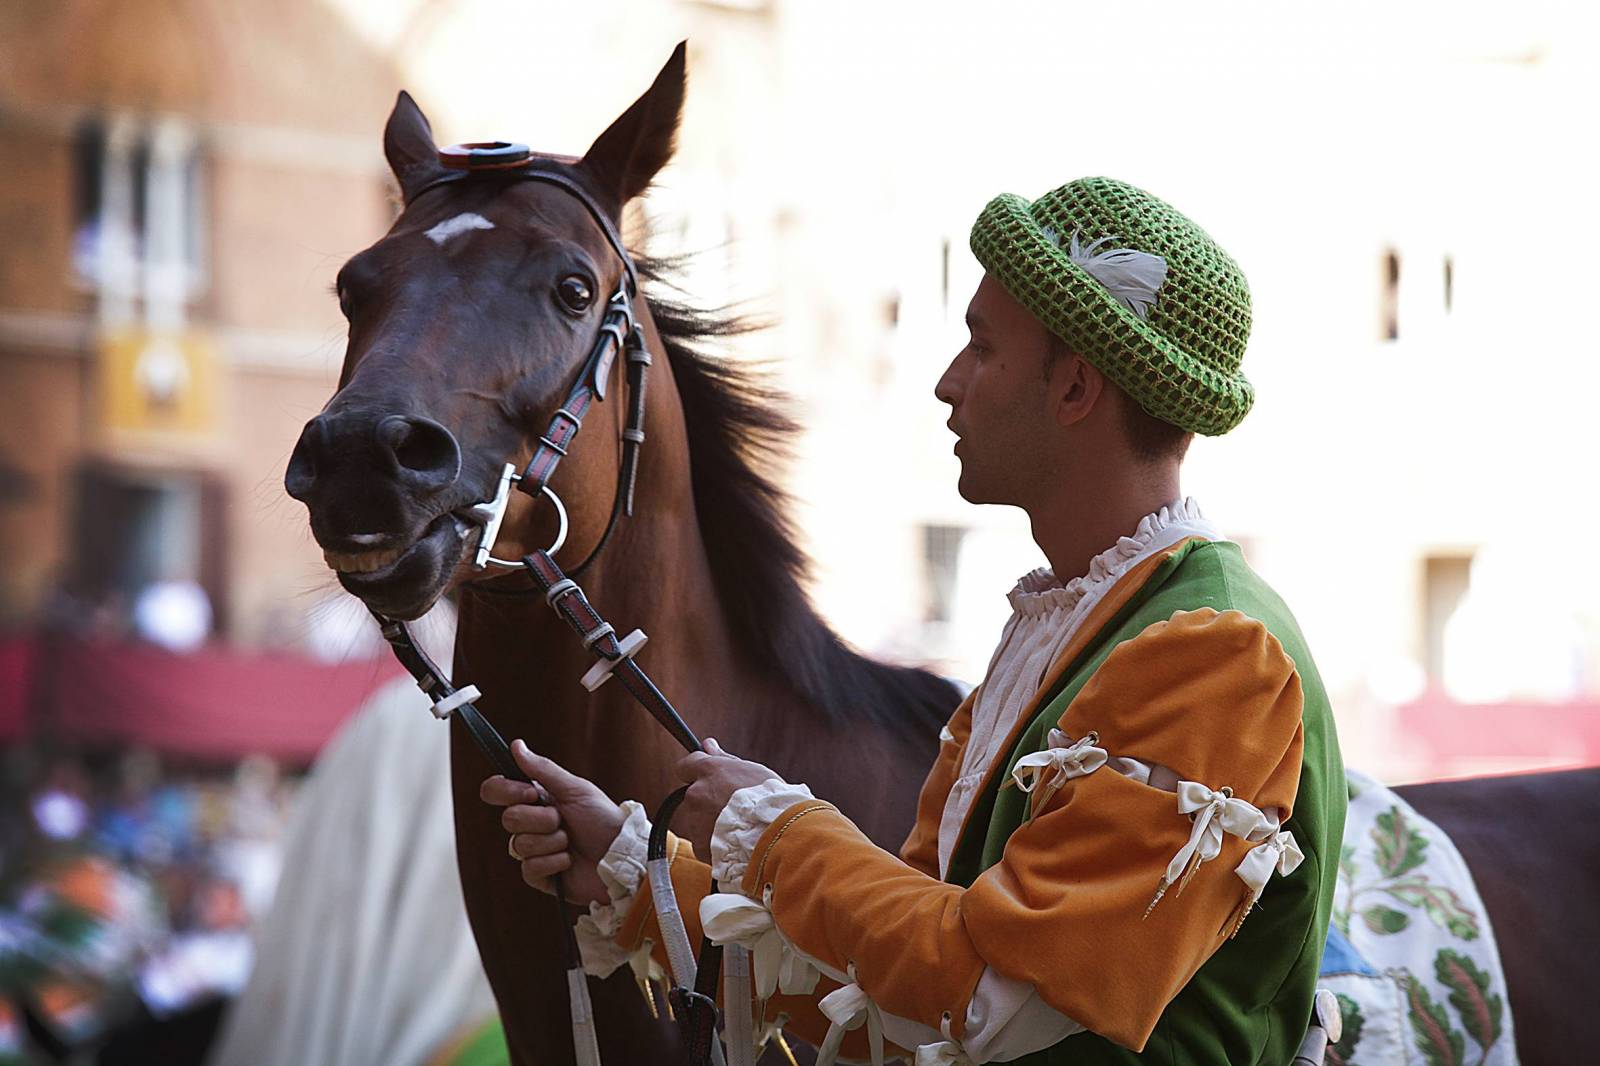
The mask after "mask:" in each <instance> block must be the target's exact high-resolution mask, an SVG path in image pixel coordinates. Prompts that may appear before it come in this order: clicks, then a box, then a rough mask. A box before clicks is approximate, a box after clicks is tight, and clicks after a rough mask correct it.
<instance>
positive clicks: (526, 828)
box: [500, 803, 561, 833]
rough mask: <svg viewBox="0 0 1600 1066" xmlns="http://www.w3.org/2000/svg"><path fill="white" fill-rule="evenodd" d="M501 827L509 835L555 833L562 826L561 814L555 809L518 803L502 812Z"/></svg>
mask: <svg viewBox="0 0 1600 1066" xmlns="http://www.w3.org/2000/svg"><path fill="white" fill-rule="evenodd" d="M500 825H501V827H502V828H503V829H505V831H506V832H508V833H553V832H555V830H556V829H558V828H559V827H560V825H561V814H560V812H558V811H557V810H556V809H555V808H554V807H534V806H530V805H528V804H526V803H517V804H513V805H512V806H510V807H507V808H506V809H505V810H503V811H501V812H500Z"/></svg>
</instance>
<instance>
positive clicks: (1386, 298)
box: [1378, 248, 1400, 341]
mask: <svg viewBox="0 0 1600 1066" xmlns="http://www.w3.org/2000/svg"><path fill="white" fill-rule="evenodd" d="M1382 275H1383V277H1382V281H1383V291H1382V293H1381V295H1380V296H1379V298H1378V337H1379V338H1380V339H1381V340H1386V341H1392V340H1399V339H1400V253H1399V252H1397V251H1395V250H1394V249H1393V248H1389V249H1386V250H1385V251H1384V253H1383V265H1382Z"/></svg>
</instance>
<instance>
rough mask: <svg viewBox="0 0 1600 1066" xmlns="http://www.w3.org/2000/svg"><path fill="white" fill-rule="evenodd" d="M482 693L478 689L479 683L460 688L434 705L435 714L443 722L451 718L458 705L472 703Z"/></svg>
mask: <svg viewBox="0 0 1600 1066" xmlns="http://www.w3.org/2000/svg"><path fill="white" fill-rule="evenodd" d="M482 695H483V693H481V692H479V691H478V686H477V685H468V686H467V687H466V688H458V689H456V690H455V691H454V692H452V693H450V695H448V696H446V697H445V698H444V699H442V700H439V701H438V702H436V703H435V704H434V705H433V716H434V717H435V718H437V719H439V720H440V721H441V722H442V721H444V720H445V719H447V718H449V717H450V715H451V713H452V712H454V711H455V709H456V708H457V707H459V706H461V705H462V704H463V703H472V702H474V701H476V700H477V699H478V698H479V697H480V696H482Z"/></svg>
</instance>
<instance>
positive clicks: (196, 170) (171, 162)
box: [72, 115, 205, 326]
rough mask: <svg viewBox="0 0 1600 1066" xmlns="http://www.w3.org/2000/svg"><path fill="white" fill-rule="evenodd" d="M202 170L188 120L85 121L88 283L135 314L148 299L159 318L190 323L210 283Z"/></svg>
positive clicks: (80, 218) (82, 185)
mask: <svg viewBox="0 0 1600 1066" xmlns="http://www.w3.org/2000/svg"><path fill="white" fill-rule="evenodd" d="M202 170H203V163H202V159H201V155H200V151H199V146H198V142H197V140H196V138H195V135H194V131H193V129H192V128H191V127H190V126H189V124H188V123H186V122H184V121H182V120H179V119H172V118H166V119H160V120H157V121H151V122H142V121H137V120H134V119H131V118H129V117H127V116H125V115H116V116H111V117H109V118H102V117H94V118H90V119H87V120H85V121H84V122H83V123H82V124H81V125H80V126H79V127H78V131H77V135H76V136H75V137H74V140H73V171H74V181H73V192H72V196H73V225H74V232H73V247H72V268H73V273H74V274H75V275H76V276H77V279H78V281H79V282H80V283H81V284H83V285H85V286H88V287H90V288H92V289H94V290H95V291H96V292H98V293H99V294H100V295H101V297H102V298H103V299H106V300H110V301H113V302H115V303H117V304H118V306H119V307H120V308H122V309H125V310H127V311H129V312H130V313H131V310H132V308H133V307H135V306H138V305H140V303H141V302H142V306H143V308H144V315H145V318H146V319H147V320H149V321H151V322H152V323H154V324H157V325H172V326H175V325H178V324H181V319H182V317H183V310H184V308H185V306H186V305H187V304H188V303H189V302H191V301H192V300H193V299H194V298H195V297H196V296H198V295H199V293H200V291H201V289H202V285H203V282H204V258H203V249H204V245H205V240H204V232H203V222H204V217H205V211H204V203H203V185H204V182H203V173H202ZM173 320H177V321H173Z"/></svg>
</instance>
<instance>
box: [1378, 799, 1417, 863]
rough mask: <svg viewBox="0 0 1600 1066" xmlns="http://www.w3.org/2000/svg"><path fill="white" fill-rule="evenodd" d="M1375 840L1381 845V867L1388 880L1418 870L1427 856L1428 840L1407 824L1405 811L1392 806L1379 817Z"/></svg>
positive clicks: (1379, 855) (1379, 846)
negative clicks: (1408, 871)
mask: <svg viewBox="0 0 1600 1066" xmlns="http://www.w3.org/2000/svg"><path fill="white" fill-rule="evenodd" d="M1372 839H1373V840H1374V841H1375V842H1376V843H1377V845H1378V867H1379V868H1380V869H1381V870H1383V874H1384V876H1385V877H1398V876H1400V875H1401V874H1403V873H1405V872H1406V871H1407V870H1415V869H1416V868H1417V867H1418V866H1421V865H1422V863H1423V860H1424V859H1425V858H1426V857H1427V855H1426V852H1427V850H1428V841H1427V839H1426V838H1425V837H1424V836H1423V835H1422V834H1421V833H1419V832H1417V831H1416V830H1415V829H1413V828H1411V826H1410V825H1408V824H1407V823H1406V816H1405V812H1403V811H1402V810H1401V809H1400V808H1399V807H1390V808H1389V809H1388V810H1387V811H1384V812H1383V813H1382V814H1380V815H1378V818H1377V825H1375V826H1374V827H1373V829H1372Z"/></svg>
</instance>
